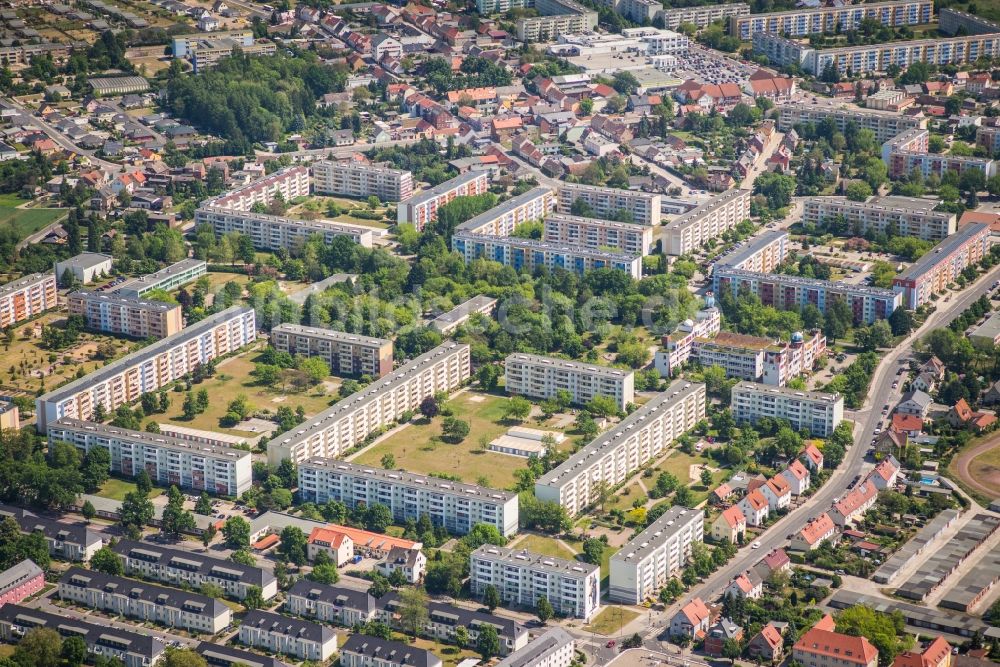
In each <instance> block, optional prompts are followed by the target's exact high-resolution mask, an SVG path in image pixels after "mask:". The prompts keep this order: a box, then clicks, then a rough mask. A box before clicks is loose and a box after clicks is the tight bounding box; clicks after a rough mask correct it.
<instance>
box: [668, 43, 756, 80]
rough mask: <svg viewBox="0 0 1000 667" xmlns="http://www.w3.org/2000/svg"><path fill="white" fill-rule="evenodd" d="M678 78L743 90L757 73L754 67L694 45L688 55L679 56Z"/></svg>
mask: <svg viewBox="0 0 1000 667" xmlns="http://www.w3.org/2000/svg"><path fill="white" fill-rule="evenodd" d="M676 57H677V70H676V72H675V73H676V74H677V77H678V78H680V79H685V80H687V79H697V80H698V81H701V82H704V83H716V84H718V83H735V84H737V85H738V86H740V87H741V88H742V87H743V84H745V83H746V81H747V79H748V78H749V77H750V75H751V74H753V73H754V72H755V71H757V67H756V66H754V65H744V64H742V63H741V62H739V61H738V60H733V59H732V58H726V57H724V56H722V55H720V54H718V53H713V52H710V51H708V50H707V49H704V48H702V47H700V46H696V45H694V44H692V45H691V49H690V50H689V51H688V52H687V53H683V54H680V53H679V54H677V56H676Z"/></svg>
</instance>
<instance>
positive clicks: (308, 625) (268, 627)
mask: <svg viewBox="0 0 1000 667" xmlns="http://www.w3.org/2000/svg"><path fill="white" fill-rule="evenodd" d="M239 640H240V643H242V644H246V645H247V646H253V647H255V648H261V649H264V650H266V651H270V652H272V653H284V654H285V655H290V656H294V657H296V658H298V659H300V660H313V661H316V662H324V661H326V660H329V659H330V657H331V656H333V654H334V653H336V652H337V635H336V633H334V631H333V630H331V629H330V628H328V627H326V626H323V625H320V624H319V623H313V622H312V621H303V620H302V619H299V618H291V617H289V616H282V615H281V614H275V613H273V612H270V611H262V610H260V609H254V610H252V611H250V612H248V613H247V615H246V617H244V618H243V622H242V623H240V633H239Z"/></svg>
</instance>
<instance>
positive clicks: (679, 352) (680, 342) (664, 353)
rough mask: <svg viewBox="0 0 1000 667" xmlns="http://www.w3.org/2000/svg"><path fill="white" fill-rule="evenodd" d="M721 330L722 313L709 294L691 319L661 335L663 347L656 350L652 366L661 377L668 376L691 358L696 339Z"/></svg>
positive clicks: (713, 334)
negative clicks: (702, 305) (703, 304)
mask: <svg viewBox="0 0 1000 667" xmlns="http://www.w3.org/2000/svg"><path fill="white" fill-rule="evenodd" d="M721 330H722V315H721V313H720V312H719V309H718V308H716V307H715V299H714V298H713V297H711V296H710V297H708V298H706V303H705V307H704V308H702V309H701V310H699V311H698V312H697V313H695V316H694V319H693V320H684V321H683V322H681V323H680V324H678V325H677V328H676V329H675V330H674V331H672V332H671V333H669V334H667V335H666V336H664V337H663V339H662V341H661V342H662V343H663V348H661V349H660V350H657V352H656V355H655V357H654V358H653V366H654V367H655V368H656V370H658V371H659V372H660V375H661V376H662V377H665V378H666V377H670V376H671V375H673V373H674V371H675V370H676V369H678V368H680V367H681V366H682V365H684V364H685V363H686V362H687V361H688V359H690V358H691V351H692V350H693V349H694V344H695V340H696V339H698V338H712V337H713V336H715V334H717V333H719V331H721Z"/></svg>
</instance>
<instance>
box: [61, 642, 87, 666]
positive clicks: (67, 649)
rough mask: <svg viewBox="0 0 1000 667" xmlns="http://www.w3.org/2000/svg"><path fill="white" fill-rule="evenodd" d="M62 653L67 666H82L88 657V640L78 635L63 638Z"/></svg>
mask: <svg viewBox="0 0 1000 667" xmlns="http://www.w3.org/2000/svg"><path fill="white" fill-rule="evenodd" d="M60 653H61V655H62V658H63V660H65V661H66V665H67V667H80V665H82V664H83V662H84V661H85V660H86V659H87V642H86V641H85V640H84V639H83V637H78V636H76V635H73V636H70V637H67V638H66V639H64V640H63V644H62V651H61V652H60Z"/></svg>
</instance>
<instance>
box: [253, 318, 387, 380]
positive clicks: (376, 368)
mask: <svg viewBox="0 0 1000 667" xmlns="http://www.w3.org/2000/svg"><path fill="white" fill-rule="evenodd" d="M271 344H272V345H273V346H274V348H275V349H276V350H278V351H279V352H288V353H289V354H291V355H292V356H293V357H294V356H296V355H302V356H305V357H320V358H321V359H323V361H325V362H326V363H327V365H329V366H330V373H331V374H332V375H370V376H372V377H376V378H379V377H382V376H383V375H386V374H387V373H391V372H392V341H391V340H387V339H385V338H373V337H371V336H361V335H359V334H351V333H346V332H343V331H334V330H333V329H322V328H318V327H304V326H301V325H299V324H279V325H278V326H276V327H274V328H272V329H271Z"/></svg>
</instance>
